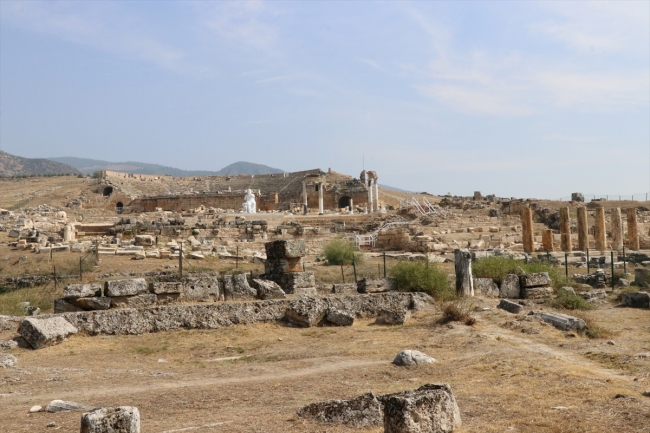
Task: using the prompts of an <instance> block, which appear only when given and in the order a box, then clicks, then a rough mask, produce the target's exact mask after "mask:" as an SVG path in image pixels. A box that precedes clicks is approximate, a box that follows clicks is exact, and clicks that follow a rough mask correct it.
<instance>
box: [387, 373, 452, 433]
mask: <svg viewBox="0 0 650 433" xmlns="http://www.w3.org/2000/svg"><path fill="white" fill-rule="evenodd" d="M383 402H384V432H385V433H449V432H453V431H454V429H455V428H457V427H459V426H460V425H461V419H460V410H459V409H458V405H457V404H456V399H455V398H454V394H453V392H452V390H451V387H450V386H449V385H446V384H427V385H424V386H421V387H420V388H418V389H417V390H415V391H406V392H401V393H397V394H391V395H387V396H385V398H384V399H383Z"/></svg>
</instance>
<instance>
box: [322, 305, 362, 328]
mask: <svg viewBox="0 0 650 433" xmlns="http://www.w3.org/2000/svg"><path fill="white" fill-rule="evenodd" d="M354 318H355V314H354V313H353V312H351V311H346V310H340V309H338V308H330V309H329V310H328V311H327V316H325V320H327V321H328V322H329V323H331V324H332V325H336V326H352V324H353V323H354Z"/></svg>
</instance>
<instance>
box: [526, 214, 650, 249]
mask: <svg viewBox="0 0 650 433" xmlns="http://www.w3.org/2000/svg"><path fill="white" fill-rule="evenodd" d="M577 214H578V251H586V250H588V249H589V237H588V236H589V225H588V222H587V209H586V208H585V207H579V208H578V209H577ZM626 216H627V236H628V246H629V248H630V249H632V250H638V249H639V247H640V245H639V232H638V226H637V219H636V208H629V209H627V210H626ZM595 222H596V225H595V229H594V240H595V248H596V250H600V251H604V250H606V249H607V243H606V234H607V231H606V229H605V209H604V208H602V207H599V208H596V210H595ZM521 226H522V232H523V235H522V237H523V239H522V240H523V245H524V251H525V252H527V253H532V252H533V251H534V239H533V213H532V209H530V208H528V207H527V208H524V209H523V211H522V213H521ZM610 228H611V241H612V249H613V250H616V251H620V250H622V249H623V219H622V217H621V209H620V208H614V209H612V223H611V227H610ZM542 246H543V247H544V249H545V250H546V251H549V252H552V251H555V249H554V246H553V231H552V230H550V229H546V230H544V231H543V232H542ZM560 250H561V251H565V252H571V251H573V244H572V242H571V218H570V215H569V208H568V207H562V208H560Z"/></svg>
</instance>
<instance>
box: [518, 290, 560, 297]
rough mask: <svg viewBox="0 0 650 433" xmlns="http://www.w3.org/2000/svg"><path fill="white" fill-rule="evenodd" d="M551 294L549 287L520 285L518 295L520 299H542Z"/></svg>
mask: <svg viewBox="0 0 650 433" xmlns="http://www.w3.org/2000/svg"><path fill="white" fill-rule="evenodd" d="M552 294H553V288H551V287H522V288H521V289H520V291H519V295H520V296H521V298H522V299H543V298H547V297H549V296H551V295H552Z"/></svg>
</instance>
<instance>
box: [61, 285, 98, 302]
mask: <svg viewBox="0 0 650 433" xmlns="http://www.w3.org/2000/svg"><path fill="white" fill-rule="evenodd" d="M95 296H102V286H101V284H68V285H67V286H66V288H65V289H63V299H72V298H87V297H95Z"/></svg>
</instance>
